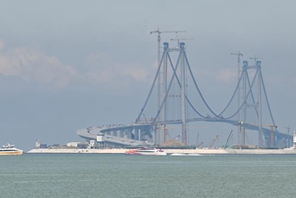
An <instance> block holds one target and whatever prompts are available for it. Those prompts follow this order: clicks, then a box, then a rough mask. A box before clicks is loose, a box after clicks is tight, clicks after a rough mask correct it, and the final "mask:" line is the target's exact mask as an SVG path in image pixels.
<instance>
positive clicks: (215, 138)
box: [208, 135, 219, 149]
mask: <svg viewBox="0 0 296 198" xmlns="http://www.w3.org/2000/svg"><path fill="white" fill-rule="evenodd" d="M218 137H219V135H216V136H215V137H214V139H213V141H212V142H211V144H210V146H209V147H208V149H210V148H212V146H213V145H214V143H215V141H216V140H217V139H218Z"/></svg>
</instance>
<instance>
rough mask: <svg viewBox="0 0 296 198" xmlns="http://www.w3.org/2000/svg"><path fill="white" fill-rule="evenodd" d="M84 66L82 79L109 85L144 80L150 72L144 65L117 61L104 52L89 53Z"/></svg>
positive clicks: (122, 85) (121, 84)
mask: <svg viewBox="0 0 296 198" xmlns="http://www.w3.org/2000/svg"><path fill="white" fill-rule="evenodd" d="M85 67H86V68H87V71H86V72H85V73H84V74H83V80H86V81H88V82H90V83H95V84H100V85H103V86H104V84H105V85H108V86H111V87H114V86H119V85H120V86H121V87H125V86H127V85H130V84H131V83H137V82H146V81H147V79H148V76H149V74H150V73H149V71H148V70H147V69H146V68H145V66H144V65H141V64H137V63H119V62H116V61H114V60H112V59H111V57H110V56H109V55H107V54H104V53H91V54H90V55H89V56H88V57H87V58H86V62H85Z"/></svg>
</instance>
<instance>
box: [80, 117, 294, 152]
mask: <svg viewBox="0 0 296 198" xmlns="http://www.w3.org/2000/svg"><path fill="white" fill-rule="evenodd" d="M200 121H204V122H223V123H228V124H231V125H234V126H238V122H237V121H235V120H227V119H223V118H193V119H188V120H187V122H200ZM161 123H162V124H163V123H165V124H181V123H182V121H181V120H167V121H165V122H161ZM242 127H245V128H246V129H250V130H256V131H258V130H259V127H258V126H255V125H251V124H247V123H245V124H242ZM132 131H134V133H133V134H134V137H132V135H131V134H132ZM152 131H153V124H152V123H134V124H130V125H122V124H118V125H116V124H114V125H105V126H98V127H90V128H87V129H81V130H78V131H77V134H78V135H79V136H80V137H82V138H84V139H86V140H96V138H97V135H99V134H100V133H103V134H104V135H105V141H106V142H110V143H113V144H118V145H129V146H138V145H142V144H143V141H141V137H142V136H143V135H147V136H149V137H152V134H151V133H152ZM262 131H263V134H264V136H265V137H268V138H270V129H267V128H262ZM118 132H119V135H118ZM111 133H113V134H112V135H111ZM274 136H275V137H277V139H282V140H290V141H292V138H293V136H292V135H288V134H284V133H280V132H279V131H274ZM146 143H147V142H146ZM149 144H152V143H151V142H150V143H149Z"/></svg>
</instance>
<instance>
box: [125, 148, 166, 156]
mask: <svg viewBox="0 0 296 198" xmlns="http://www.w3.org/2000/svg"><path fill="white" fill-rule="evenodd" d="M125 155H152V156H153V155H155V156H163V155H167V153H166V152H164V151H163V150H162V149H156V148H152V149H151V148H140V149H134V150H129V151H126V152H125Z"/></svg>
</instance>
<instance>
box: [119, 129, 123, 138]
mask: <svg viewBox="0 0 296 198" xmlns="http://www.w3.org/2000/svg"><path fill="white" fill-rule="evenodd" d="M119 137H121V138H123V137H124V130H119Z"/></svg>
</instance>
